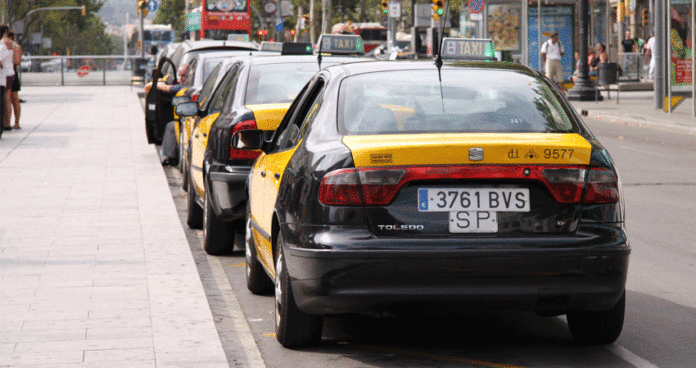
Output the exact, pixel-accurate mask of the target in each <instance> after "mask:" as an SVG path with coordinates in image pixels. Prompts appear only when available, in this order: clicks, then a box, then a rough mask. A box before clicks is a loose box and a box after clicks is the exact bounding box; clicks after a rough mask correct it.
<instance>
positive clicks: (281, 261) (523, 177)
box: [232, 38, 630, 347]
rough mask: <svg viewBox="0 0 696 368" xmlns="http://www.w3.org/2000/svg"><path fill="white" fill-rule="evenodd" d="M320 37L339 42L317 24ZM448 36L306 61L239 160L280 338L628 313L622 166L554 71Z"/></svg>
mask: <svg viewBox="0 0 696 368" xmlns="http://www.w3.org/2000/svg"><path fill="white" fill-rule="evenodd" d="M323 42H348V41H346V40H336V39H334V38H329V39H325V40H323ZM486 50H488V51H491V52H492V50H493V48H492V44H491V43H490V42H489V41H486V40H461V39H445V40H444V42H443V53H444V55H445V56H447V57H449V58H466V60H457V59H454V60H447V59H446V60H445V62H444V63H443V64H439V63H437V62H436V63H435V64H434V63H433V62H432V61H423V62H420V61H413V62H409V61H402V62H388V61H376V62H372V63H354V64H345V65H339V66H331V67H328V68H325V69H323V70H322V71H320V72H318V73H317V74H316V75H315V76H314V77H313V78H312V79H311V81H310V82H309V83H308V84H307V85H306V86H305V87H304V89H303V91H302V92H301V93H300V95H299V96H298V97H297V98H296V99H295V101H294V102H293V104H292V105H291V107H290V108H289V109H288V112H287V114H286V115H285V117H284V118H283V120H282V122H281V123H280V125H279V127H278V129H277V130H276V131H275V132H274V134H273V136H272V137H271V138H270V139H266V134H265V133H264V132H262V131H258V130H245V131H241V132H236V133H235V134H234V135H233V138H232V145H233V148H234V149H237V150H246V151H248V152H258V151H255V150H260V151H261V155H260V156H259V158H258V159H257V160H256V162H255V164H254V167H253V169H252V172H251V174H250V175H249V180H250V182H249V192H250V193H249V196H250V200H249V208H250V209H249V211H248V215H247V224H246V226H247V236H246V253H247V254H246V265H247V266H246V267H247V270H246V271H247V286H248V288H249V290H251V291H252V293H257V294H263V293H267V292H271V290H273V289H274V290H275V306H276V308H275V310H276V317H275V318H276V337H277V339H278V340H279V341H280V343H281V344H282V345H283V346H286V347H289V346H298V345H303V344H311V343H315V342H317V341H319V340H320V338H321V331H322V321H323V316H325V315H335V314H344V313H359V314H361V313H364V314H369V315H375V314H376V315H383V314H384V313H385V312H388V313H394V314H398V313H457V312H462V311H464V312H476V311H490V310H530V311H536V312H537V313H539V314H541V315H563V314H565V315H567V321H568V326H569V329H570V332H571V333H572V335H573V336H574V337H575V339H577V340H578V341H581V342H583V343H610V342H613V341H614V340H616V339H617V337H618V336H619V334H620V332H621V329H622V325H623V318H624V308H625V285H626V275H627V269H628V260H629V253H630V247H629V243H628V240H627V235H626V232H625V229H624V208H623V203H622V198H621V185H620V181H619V176H618V173H617V170H616V168H615V166H614V163H613V162H612V159H611V157H610V156H609V153H608V152H607V150H606V149H605V148H604V147H603V146H602V145H601V144H600V142H598V141H597V139H596V138H595V137H594V136H593V135H592V133H591V132H590V131H589V130H588V128H587V127H586V125H585V124H584V123H583V121H582V119H581V118H580V116H578V114H577V113H576V111H575V110H574V109H573V107H572V106H571V105H570V104H569V103H568V102H567V100H566V99H564V98H563V96H562V94H561V93H560V91H559V90H558V89H557V88H556V86H555V85H554V84H553V83H552V82H551V81H550V80H548V79H547V78H546V77H545V76H543V75H542V74H541V73H539V72H538V71H536V70H533V69H530V68H527V67H524V66H521V65H516V64H510V63H500V62H495V61H488V60H489V58H490V56H491V54H490V53H488V52H486Z"/></svg>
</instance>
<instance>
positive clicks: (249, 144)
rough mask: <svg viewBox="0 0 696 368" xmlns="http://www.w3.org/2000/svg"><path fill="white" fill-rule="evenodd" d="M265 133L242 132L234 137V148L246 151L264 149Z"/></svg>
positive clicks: (259, 131)
mask: <svg viewBox="0 0 696 368" xmlns="http://www.w3.org/2000/svg"><path fill="white" fill-rule="evenodd" d="M264 137H265V133H264V131H263V130H260V129H249V130H240V131H238V132H236V133H234V134H233V135H232V147H233V148H236V149H240V150H245V151H255V150H260V149H262V148H263V143H264Z"/></svg>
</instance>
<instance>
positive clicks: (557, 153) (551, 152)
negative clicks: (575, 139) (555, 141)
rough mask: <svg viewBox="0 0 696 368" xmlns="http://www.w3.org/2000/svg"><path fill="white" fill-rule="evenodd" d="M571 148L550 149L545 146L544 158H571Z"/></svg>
mask: <svg viewBox="0 0 696 368" xmlns="http://www.w3.org/2000/svg"><path fill="white" fill-rule="evenodd" d="M573 151H574V150H573V149H565V148H554V149H550V148H547V149H545V150H544V158H546V159H549V158H552V159H554V160H558V159H562V158H572V157H573Z"/></svg>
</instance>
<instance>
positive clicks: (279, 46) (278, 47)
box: [261, 41, 283, 52]
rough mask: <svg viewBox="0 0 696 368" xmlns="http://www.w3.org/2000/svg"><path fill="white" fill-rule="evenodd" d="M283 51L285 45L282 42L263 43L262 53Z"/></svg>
mask: <svg viewBox="0 0 696 368" xmlns="http://www.w3.org/2000/svg"><path fill="white" fill-rule="evenodd" d="M282 50H283V43H281V42H269V41H262V42H261V51H272V52H281V51H282Z"/></svg>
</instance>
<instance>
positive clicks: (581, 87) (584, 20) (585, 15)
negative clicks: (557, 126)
mask: <svg viewBox="0 0 696 368" xmlns="http://www.w3.org/2000/svg"><path fill="white" fill-rule="evenodd" d="M587 3H588V0H580V65H579V66H578V69H579V71H580V74H579V75H578V77H577V78H576V80H575V85H574V86H573V88H571V89H569V90H568V99H569V100H571V101H595V99H596V100H597V101H601V100H602V95H601V94H599V93H597V87H596V86H595V85H594V83H592V81H591V80H590V68H589V66H588V65H587V43H588V32H587V30H588V26H589V14H590V11H589V6H588V5H587Z"/></svg>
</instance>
